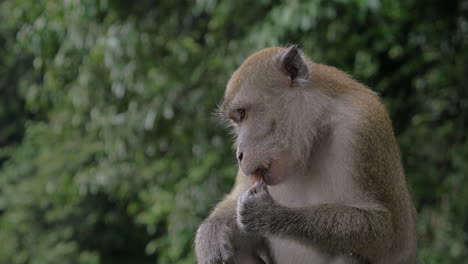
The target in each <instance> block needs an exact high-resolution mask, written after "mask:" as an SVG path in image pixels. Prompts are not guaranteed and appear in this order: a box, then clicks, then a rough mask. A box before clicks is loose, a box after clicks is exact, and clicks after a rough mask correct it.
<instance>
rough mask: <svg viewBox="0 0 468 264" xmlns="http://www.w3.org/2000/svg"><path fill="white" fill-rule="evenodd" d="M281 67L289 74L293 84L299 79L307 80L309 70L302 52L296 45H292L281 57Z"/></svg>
mask: <svg viewBox="0 0 468 264" xmlns="http://www.w3.org/2000/svg"><path fill="white" fill-rule="evenodd" d="M281 67H282V69H283V70H284V72H285V73H286V74H287V75H288V76H289V79H290V80H291V82H292V84H294V83H297V80H299V79H300V80H307V78H308V77H309V70H308V69H307V65H306V64H305V62H304V60H303V59H302V57H301V52H300V51H299V49H298V48H297V47H296V46H290V47H289V48H288V49H287V50H286V51H285V53H284V54H283V56H282V57H281Z"/></svg>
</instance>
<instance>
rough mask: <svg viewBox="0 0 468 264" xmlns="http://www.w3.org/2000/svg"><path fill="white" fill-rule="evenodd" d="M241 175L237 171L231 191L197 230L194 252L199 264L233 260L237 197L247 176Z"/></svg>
mask: <svg viewBox="0 0 468 264" xmlns="http://www.w3.org/2000/svg"><path fill="white" fill-rule="evenodd" d="M241 176H243V175H240V172H239V174H238V176H237V178H236V184H235V186H234V188H233V189H232V191H231V193H229V194H228V195H227V196H226V197H225V198H224V199H223V200H222V201H221V202H219V203H218V204H217V205H216V207H215V209H214V210H213V212H212V213H211V214H210V216H208V218H206V219H205V221H203V223H202V224H201V225H200V227H199V228H198V230H197V234H196V237H195V253H196V255H197V260H198V261H197V262H198V263H200V264H211V263H221V262H223V263H232V262H233V258H234V247H233V237H234V235H233V234H235V233H238V231H239V230H238V227H237V225H236V206H237V198H238V197H239V195H240V194H241V193H242V192H243V191H244V190H246V188H248V186H247V185H248V183H247V182H246V178H247V177H241Z"/></svg>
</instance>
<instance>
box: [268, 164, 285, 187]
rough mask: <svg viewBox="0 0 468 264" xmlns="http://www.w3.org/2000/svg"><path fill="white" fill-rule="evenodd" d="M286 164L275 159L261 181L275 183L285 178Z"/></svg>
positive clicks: (269, 183)
mask: <svg viewBox="0 0 468 264" xmlns="http://www.w3.org/2000/svg"><path fill="white" fill-rule="evenodd" d="M285 165H286V164H283V163H282V162H281V161H279V160H277V161H275V162H273V163H272V164H271V168H270V169H269V170H268V172H267V173H266V174H265V175H264V176H263V181H264V182H265V183H266V184H267V185H277V184H280V183H282V182H283V181H284V180H285V179H286V166H285Z"/></svg>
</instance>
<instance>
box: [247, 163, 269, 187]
mask: <svg viewBox="0 0 468 264" xmlns="http://www.w3.org/2000/svg"><path fill="white" fill-rule="evenodd" d="M270 169H271V164H269V163H267V162H262V165H261V166H260V167H258V168H257V169H256V170H255V171H254V173H253V174H251V175H250V180H251V181H252V185H254V184H255V183H256V182H259V181H261V182H268V176H269V173H270Z"/></svg>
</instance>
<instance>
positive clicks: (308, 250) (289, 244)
mask: <svg viewBox="0 0 468 264" xmlns="http://www.w3.org/2000/svg"><path fill="white" fill-rule="evenodd" d="M268 242H269V247H270V254H271V257H272V258H273V259H274V261H275V264H283V263H284V264H286V263H296V264H310V263H313V264H322V263H323V264H326V263H327V264H328V263H330V257H329V256H327V255H325V254H322V253H321V252H320V251H319V250H317V249H314V248H312V247H310V246H307V247H306V246H304V245H301V244H299V243H296V242H295V241H291V240H286V239H280V238H275V237H269V238H268Z"/></svg>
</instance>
